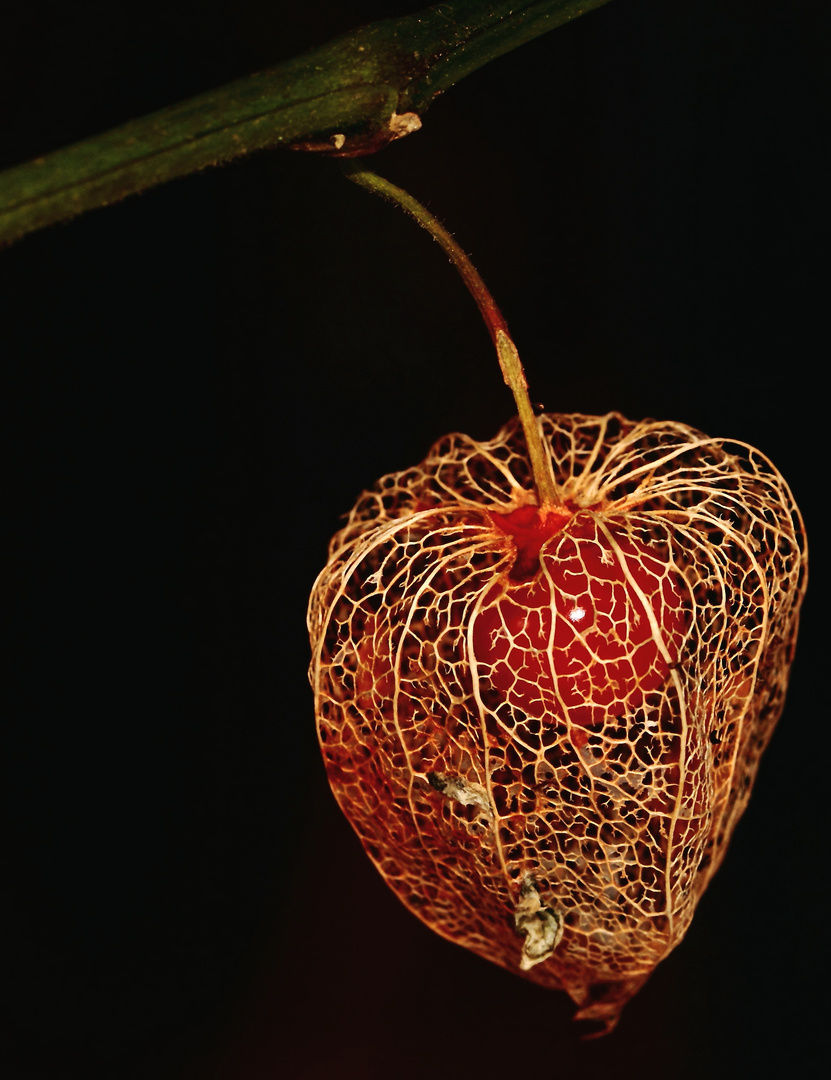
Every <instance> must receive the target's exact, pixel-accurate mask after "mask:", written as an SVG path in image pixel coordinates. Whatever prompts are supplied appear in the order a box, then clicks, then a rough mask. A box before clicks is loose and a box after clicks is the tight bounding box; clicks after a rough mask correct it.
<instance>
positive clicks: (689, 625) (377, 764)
mask: <svg viewBox="0 0 831 1080" xmlns="http://www.w3.org/2000/svg"><path fill="white" fill-rule="evenodd" d="M539 423H540V425H541V429H542V433H543V436H544V441H545V444H546V446H547V447H548V449H549V451H550V455H551V461H552V466H553V470H554V475H555V478H556V480H557V484H558V487H559V489H560V491H561V493H562V496H563V499H564V503H565V508H564V509H563V510H562V511H561V512H560V515H561V516H560V518H559V519H557V521H556V522H555V525H554V526H549V525H547V524H546V519H545V518H544V517H541V516H540V515H538V514H537V513H536V510H535V509H534V507H535V503H536V496H535V494H534V485H533V478H532V475H531V470H530V466H529V463H528V457H527V452H526V449H525V442H524V438H523V436H522V433H521V430H520V428H519V427H518V425H517V423H516V422H512V423H509V424H508V425H507V426H506V427H505V428H503V429H502V431H500V432H499V434H498V435H497V437H496V438H495V439H493V440H492V441H491V442H484V443H479V442H476V441H474V440H473V439H470V438H468V437H466V436H464V435H449V436H447V437H446V438H444V439H442V440H441V441H440V442H438V443H437V444H436V445H435V446H434V447H433V448H432V450H431V451H430V453H429V455H428V457H427V458H426V460H425V461H424V462H423V463H422V464H421V465H419V466H417V467H416V468H412V469H407V470H405V471H404V472H400V473H395V474H391V475H389V476H385V477H383V478H382V479H381V480H379V481H378V483H377V484H376V485H375V486H374V487H373V488H372V489H371V490H370V491H367V492H365V493H364V494H363V495H362V496H361V497H360V499H359V500H358V503H357V505H356V506H355V508H354V509H353V511H352V512H351V514H350V515H349V519H348V521H347V524H346V525H345V526H344V528H343V529H341V530H340V532H338V533H337V535H336V536H335V537H334V539H333V540H332V543H331V545H330V553H329V561H328V563H327V566H326V568H325V569H324V571H323V572H322V574H321V575H320V577H319V578H318V580H317V582H316V584H315V587H314V590H313V593H312V598H311V602H310V608H309V633H310V637H311V642H312V649H313V660H312V666H311V672H310V676H311V681H312V684H313V687H314V691H315V698H316V712H317V722H318V731H319V736H320V741H321V745H322V749H323V755H324V758H325V762H326V767H327V770H328V775H329V779H330V783H331V786H332V789H333V791H334V793H335V796H336V797H337V799H338V801H339V803H340V805H341V807H342V809H343V810H344V812H345V813H346V815H347V817H348V818H349V820H350V821H351V823H352V825H353V827H354V828H355V830H356V832H357V833H358V835H359V837H360V838H361V841H362V842H363V845H364V848H365V849H366V851H367V853H368V854H369V856H370V857H371V858H372V860H373V861H374V863H375V865H376V866H377V867H378V869H379V871H380V873H381V874H382V875H383V877H384V878H385V880H386V881H387V883H388V884H389V885H390V887H391V888H392V889H393V890H394V891H395V892H396V893H397V894H398V896H399V897H400V899H401V900H402V901H403V902H404V903H405V904H406V905H407V907H409V908H410V909H411V910H412V911H413V912H414V913H415V914H416V915H418V917H419V918H421V919H422V920H423V921H424V922H425V923H426V924H427V925H428V926H430V927H432V929H434V930H436V931H437V932H438V933H439V934H442V935H443V936H444V937H446V938H449V939H450V940H452V941H454V942H457V943H459V944H461V945H464V946H466V947H467V948H469V949H472V950H473V951H475V952H477V953H479V954H480V955H482V956H484V957H486V958H487V959H489V960H492V961H494V962H495V963H497V964H501V965H502V966H503V967H505V968H508V969H510V970H512V971H515V972H518V973H520V974H522V975H524V976H525V977H527V978H529V979H532V980H533V981H535V982H537V983H540V984H542V985H544V986H548V987H556V988H561V989H564V990H566V991H567V992H568V993H569V994H570V995H571V997H572V998H573V1000H574V1001H575V1002H576V1003H577V1004H578V1005H579V1006H580V1007H581V1011H580V1012H579V1013H578V1015H579V1016H581V1017H584V1018H588V1019H593V1020H597V1021H599V1022H600V1023H601V1025H603V1026H604V1027H605V1029H610V1028H611V1026H613V1024H614V1023H615V1021H616V1019H617V1016H618V1014H619V1011H620V1009H621V1007H622V1006H623V1004H625V1002H626V1001H627V1000H628V998H629V997H631V996H632V994H634V993H635V992H636V990H637V989H638V988H639V987H640V986H641V985H642V984H643V982H644V981H645V979H646V978H647V977H648V975H649V973H650V972H651V971H652V969H653V968H654V966H655V965H656V964H657V963H658V962H659V961H660V960H661V959H662V958H663V957H664V956H666V954H667V953H668V952H669V950H671V949H672V948H673V947H674V946H675V945H676V944H677V943H678V942H679V941H680V940H681V938H682V937H683V935H684V933H685V931H686V929H687V927H688V925H689V923H690V919H691V917H692V914H693V910H694V908H695V905H696V902H697V900H698V898H699V897H700V896H701V894H702V892H703V891H704V889H705V888H706V886H707V883H708V881H709V880H710V878H711V876H712V874H713V873H714V871H715V870H716V868H717V867H718V865H719V863H720V862H721V859H722V858H723V856H724V852H725V848H726V845H727V842H728V840H729V837H730V835H731V833H732V830H733V828H734V826H735V824H736V822H737V820H738V818H739V816H740V815H741V813H742V811H743V809H744V807H745V805H746V803H747V800H748V797H749V794H750V789H751V785H752V783H753V779H754V777H755V774H756V769H757V765H758V762H759V758H760V755H761V753H762V751H763V749H764V747H765V745H766V744H767V741H768V739H769V736H770V734H771V731H772V729H773V726H774V724H775V723H776V721H777V719H778V717H779V714H780V712H781V709H782V705H783V700H784V695H785V689H786V685H787V679H788V672H789V667H790V663H791V660H792V657H793V650H794V644H795V639H796V631H797V620H798V610H799V604H800V602H801V599H802V595H803V592H804V585H805V543H804V534H803V530H802V525H801V520H800V517H799V513H798V510H797V509H796V506H795V504H794V502H793V499H792V497H791V495H790V492H789V490H788V488H787V485H786V484H785V482H784V480H783V479H782V477H781V476H780V475H779V473H778V472H777V470H776V469H775V468H774V467H773V465H772V464H771V463H770V462H769V461H768V460H767V458H765V457H764V456H763V455H762V454H760V453H759V452H758V451H756V450H754V449H752V448H751V447H749V446H747V445H744V444H742V443H736V442H730V441H727V440H721V439H710V438H708V437H706V436H705V435H703V434H701V433H700V432H698V431H695V430H693V429H692V428H689V427H686V426H685V425H683V424H675V423H656V422H653V421H644V422H640V423H633V422H630V421H628V420H626V419H624V418H623V417H622V416H620V415H618V414H615V413H612V414H608V415H606V416H601V417H593V416H582V415H550V414H546V415H543V416H541V417H540V418H539Z"/></svg>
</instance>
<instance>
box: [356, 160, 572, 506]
mask: <svg viewBox="0 0 831 1080" xmlns="http://www.w3.org/2000/svg"><path fill="white" fill-rule="evenodd" d="M343 168H344V172H345V173H346V175H347V177H348V178H349V179H350V180H352V181H354V182H355V183H356V184H360V185H361V187H363V188H366V189H367V191H371V192H372V193H373V194H374V195H380V196H382V198H385V199H388V200H389V201H390V202H393V203H395V204H396V206H399V207H401V209H402V210H405V211H406V212H407V213H408V214H410V216H411V217H413V218H415V220H416V221H417V222H418V224H419V225H420V226H421V227H422V228H423V229H426V230H427V232H429V233H430V235H431V236H432V237H433V239H434V240H437V241H438V243H439V244H441V246H442V248H443V249H444V251H445V252H446V254H447V255H448V256H449V258H450V261H451V262H452V263H453V265H454V266H455V267H456V269H457V270H458V271H459V273H460V274H461V276H462V280H463V281H464V283H465V285H466V286H467V288H468V292H469V293H470V295H471V296H472V297H473V299H474V300H475V301H476V304H477V306H478V307H479V311H480V312H481V314H482V318H483V319H484V320H485V325H486V326H487V328H488V331H489V333H490V335H491V338H492V339H493V343H494V345H495V346H496V355H497V357H498V358H499V366H500V368H501V369H502V376H503V378H504V379H505V382H506V384H507V385H508V386H509V387H510V389H511V393H512V394H513V395H514V401H515V402H516V407H517V412H518V414H519V421H520V424H521V425H522V430H523V433H524V435H525V442H526V445H527V447H528V456H529V458H530V460H531V470H532V472H533V474H534V486H535V488H536V489H537V501H538V504H539V507H540V509H541V510H542V511H543V512H545V511H548V510H551V509H553V508H554V507H555V506H562V503H563V500H562V499H561V498H560V495H559V492H558V491H557V485H556V483H555V482H554V473H553V471H552V468H551V458H550V456H549V455H548V453H547V452H546V449H545V444H544V443H543V438H542V433H541V431H540V426H539V423H538V422H537V418H536V416H535V415H534V409H533V406H532V405H531V399H530V398H529V396H528V382H527V380H526V378H525V371H524V369H523V367H522V361H521V360H520V358H519V353H518V352H517V348H516V345H514V342H513V339H512V338H511V335H510V332H509V330H508V324H507V322H506V321H505V316H504V315H503V314H502V312H501V311H500V310H499V308H498V307H497V306H496V302H495V300H494V298H493V296H491V293H490V291H489V290H488V287H487V285H485V283H484V281H483V280H482V277H481V275H480V274H479V271H478V270H477V269H476V267H475V266H474V265H473V263H472V262H471V261H470V258H469V257H468V255H467V254H466V253H465V252H464V251H463V250H462V248H461V247H459V245H458V244H457V243H456V241H455V240H454V239H453V237H452V236H451V235H450V233H449V232H448V231H447V229H445V227H444V226H443V225H442V224H441V222H440V221H439V220H438V219H437V218H435V217H434V216H433V215H432V214H431V213H430V211H429V210H428V209H427V208H426V207H425V206H422V204H421V203H420V202H419V201H418V199H415V198H413V196H412V195H410V194H409V192H407V191H404V190H403V188H400V187H397V186H396V185H395V184H392V183H390V181H389V180H385V179H384V178H383V177H382V176H378V175H377V173H374V172H371V171H370V170H369V169H365V168H364V167H363V166H362V165H360V164H359V163H357V162H354V161H349V162H345V163H344V166H343Z"/></svg>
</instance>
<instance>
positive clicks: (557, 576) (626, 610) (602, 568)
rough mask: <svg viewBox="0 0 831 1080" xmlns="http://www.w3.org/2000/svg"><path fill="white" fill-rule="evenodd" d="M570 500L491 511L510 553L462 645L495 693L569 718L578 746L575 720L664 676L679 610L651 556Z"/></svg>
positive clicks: (618, 708)
mask: <svg viewBox="0 0 831 1080" xmlns="http://www.w3.org/2000/svg"><path fill="white" fill-rule="evenodd" d="M575 510H576V508H575V507H574V506H573V504H572V505H571V506H566V507H564V508H563V509H561V510H557V511H554V512H548V513H545V512H541V511H540V510H539V509H538V508H537V507H536V506H523V507H520V508H519V509H517V510H514V511H512V512H511V513H508V514H504V515H503V514H499V513H496V512H493V513H491V518H492V519H493V521H494V523H495V525H496V526H497V528H499V529H500V530H502V531H503V532H505V534H506V535H507V536H508V537H510V538H511V539H512V540H513V542H514V544H515V545H516V556H515V561H514V564H513V566H512V568H511V570H510V573H509V575H508V580H507V581H505V580H504V579H503V580H501V581H499V582H498V583H497V584H495V585H494V586H493V587H492V589H491V590H490V591H489V592H488V593H487V594H486V595H485V598H484V605H485V606H484V610H483V611H482V613H481V614H480V615H479V616H478V617H477V618H476V620H475V622H474V624H473V648H474V652H475V655H476V660H477V662H478V664H479V665H480V667H481V668H482V669H484V670H486V671H487V673H488V679H489V681H490V683H491V685H492V686H494V687H495V688H496V689H497V690H499V691H501V692H502V693H503V694H504V695H505V698H506V700H507V701H509V702H510V703H511V704H512V705H514V706H516V707H517V708H520V709H522V710H523V711H524V712H526V713H528V714H529V715H535V714H536V715H545V716H547V717H548V718H549V720H553V719H554V718H560V719H563V720H567V721H568V723H569V724H570V725H578V726H579V727H578V728H577V729H576V730H572V732H571V740H572V742H573V743H574V744H575V745H577V746H581V745H585V742H586V739H587V735H586V732H585V730H583V731H582V732H581V731H580V730H579V728H583V729H591V728H596V729H598V730H599V729H600V727H601V726H602V724H603V722H604V720H605V719H606V717H608V716H622V715H623V714H624V713H625V712H626V711H627V710H633V709H636V708H638V707H639V706H641V705H642V704H643V701H644V697H645V695H646V694H647V693H648V692H649V691H650V690H656V689H657V688H658V687H660V686H661V685H662V684H663V683H664V682H665V681H666V679H667V676H668V673H669V669H670V666H672V665H673V664H675V663H676V662H677V660H678V651H679V648H680V644H681V642H682V640H683V637H684V632H685V630H686V616H685V606H684V601H683V599H682V596H681V593H680V591H679V588H678V583H677V582H676V581H674V580H673V577H672V576H670V575H667V572H666V566H665V565H664V564H663V563H661V562H660V561H659V560H658V559H657V558H655V557H654V556H652V555H650V553H649V551H648V550H645V549H643V548H639V547H638V546H637V545H636V544H635V543H634V542H633V541H632V540H631V539H630V538H629V536H628V535H627V534H626V532H625V530H623V529H621V528H620V527H619V526H616V525H615V524H614V522H607V523H605V524H604V525H599V524H598V521H597V519H596V518H595V516H594V515H592V514H591V513H590V512H585V511H584V512H582V513H581V512H579V511H578V512H577V513H575ZM494 600H495V601H496V602H495V603H494Z"/></svg>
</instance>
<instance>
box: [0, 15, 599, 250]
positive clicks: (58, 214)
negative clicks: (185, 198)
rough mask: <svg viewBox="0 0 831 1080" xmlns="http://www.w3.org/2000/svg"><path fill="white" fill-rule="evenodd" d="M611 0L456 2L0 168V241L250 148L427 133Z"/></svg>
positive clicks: (339, 147) (344, 144) (362, 142)
mask: <svg viewBox="0 0 831 1080" xmlns="http://www.w3.org/2000/svg"><path fill="white" fill-rule="evenodd" d="M606 2H607V0H514V2H510V0H490V2H488V0H451V2H449V3H444V4H438V5H437V6H436V7H432V8H427V9H426V10H424V11H422V12H418V13H417V14H415V15H408V16H405V17H403V18H400V19H383V20H381V21H380V22H375V23H371V24H370V25H369V26H364V27H361V28H360V29H358V30H354V31H352V32H351V33H349V34H345V35H344V36H343V37H339V38H336V39H335V40H334V41H330V42H329V43H328V44H327V45H323V46H321V48H319V49H315V50H313V51H312V52H309V53H306V54H305V55H303V56H300V57H297V58H296V59H294V60H289V61H287V62H286V63H284V64H280V65H278V66H277V67H274V68H271V69H270V70H268V71H263V72H259V73H258V74H256V75H250V76H249V77H248V78H245V79H240V80H239V81H237V82H233V83H229V84H228V85H227V86H223V87H220V88H219V89H218V90H212V91H210V92H209V93H207V94H201V95H200V96H199V97H195V98H191V99H190V100H189V101H184V102H181V103H180V104H178V105H173V106H171V107H170V108H167V109H162V110H161V111H159V112H156V113H152V114H151V115H150V116H145V117H143V118H141V119H140V120H133V121H131V122H130V123H128V124H125V125H124V126H123V127H119V128H115V129H113V130H112V131H109V132H106V133H105V134H103V135H97V136H95V137H94V138H91V139H86V140H84V141H83V142H79V143H76V144H75V145H74V146H70V147H67V148H66V149H64V150H58V151H56V152H55V153H52V154H48V155H46V156H45V157H40V158H36V159H35V160H34V161H29V162H26V163H25V164H23V165H18V166H16V167H15V168H12V169H9V170H7V171H6V172H4V173H0V244H3V243H10V242H12V241H13V240H16V239H17V238H18V237H21V236H23V235H24V234H25V233H27V232H31V231H32V230H34V229H39V228H42V227H43V226H44V225H50V224H52V223H53V222H56V221H61V220H63V219H65V218H70V217H73V216H74V215H75V214H79V213H82V212H83V211H84V210H91V209H93V208H94V207H97V206H105V205H107V204H108V203H112V202H117V201H118V200H119V199H123V198H124V197H125V196H127V195H131V194H133V193H134V192H137V191H142V190H143V189H145V188H148V187H152V186H154V185H155V184H161V183H164V182H165V181H167V180H172V179H174V178H175V177H177V176H185V175H186V174H188V173H191V172H195V171H196V170H197V169H203V168H205V167H206V166H208V165H216V164H219V163H220V162H224V161H230V160H231V158H234V157H237V156H238V155H240V154H246V153H250V152H251V151H252V150H262V149H265V148H269V147H278V146H288V147H293V148H295V149H301V150H316V151H320V152H323V153H329V154H340V155H342V156H357V155H359V154H368V153H372V152H373V151H375V150H379V149H381V148H382V147H383V146H386V145H387V143H389V142H391V141H393V140H394V139H397V138H401V137H402V136H404V135H407V134H410V133H411V132H412V131H416V130H417V129H418V128H419V127H420V126H421V120H420V117H421V114H423V113H424V112H425V110H426V109H427V108H428V107H429V105H430V103H431V102H432V101H433V99H434V98H436V97H437V96H438V95H439V94H441V93H442V92H443V91H445V90H447V89H448V87H450V86H452V85H453V84H454V83H456V82H458V81H459V80H460V79H462V78H464V76H465V75H469V74H470V73H471V72H472V71H475V70H476V69H477V68H479V67H481V66H482V65H483V64H486V63H488V61H490V60H493V59H495V58H496V57H498V56H501V55H502V54H503V53H506V52H509V51H510V50H511V49H515V48H516V47H517V46H518V45H522V44H524V43H525V42H526V41H530V40H531V39H532V38H535V37H537V36H539V35H540V34H543V33H545V32H546V31H547V30H551V29H553V28H554V27H557V26H561V25H562V24H563V23H566V22H569V21H570V20H572V19H574V18H576V17H577V16H578V15H582V14H583V13H584V12H586V11H589V10H591V9H592V8H596V7H599V6H600V5H601V4H604V3H606Z"/></svg>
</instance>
